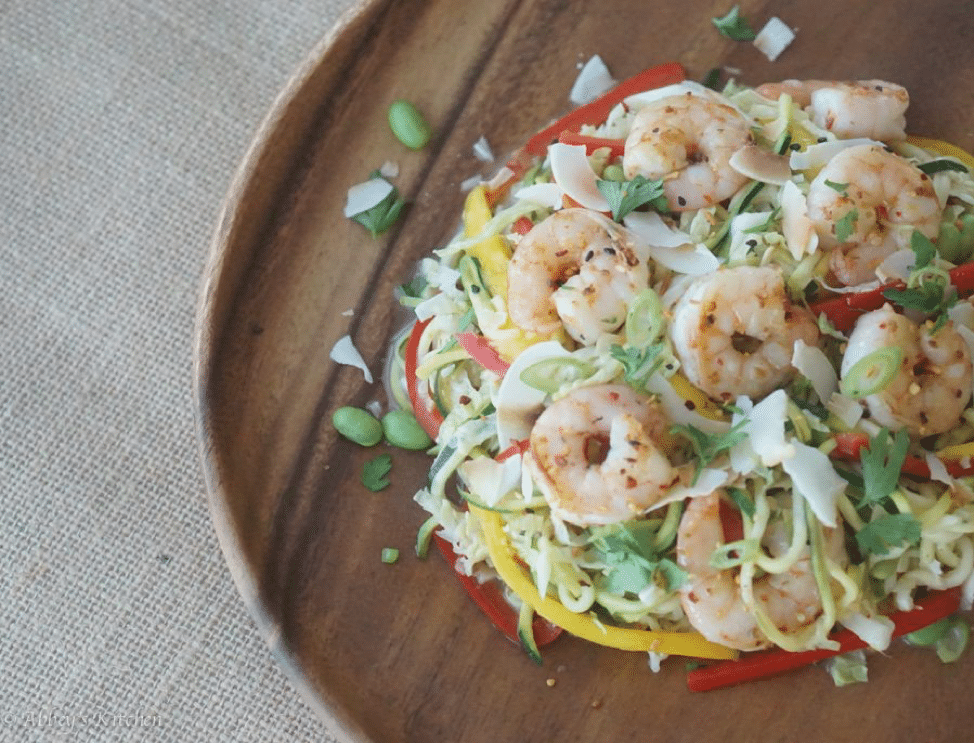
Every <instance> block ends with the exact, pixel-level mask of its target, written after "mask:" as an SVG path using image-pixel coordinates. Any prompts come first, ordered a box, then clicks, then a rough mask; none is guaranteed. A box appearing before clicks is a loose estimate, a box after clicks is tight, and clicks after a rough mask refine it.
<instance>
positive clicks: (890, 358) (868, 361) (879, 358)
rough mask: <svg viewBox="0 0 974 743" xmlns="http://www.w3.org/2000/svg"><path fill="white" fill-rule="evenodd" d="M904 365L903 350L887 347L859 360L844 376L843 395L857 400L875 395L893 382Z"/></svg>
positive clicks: (841, 384) (841, 386) (840, 386)
mask: <svg viewBox="0 0 974 743" xmlns="http://www.w3.org/2000/svg"><path fill="white" fill-rule="evenodd" d="M902 363H903V349H902V348H896V347H887V348H881V349H879V350H878V351H873V352H872V353H871V354H869V355H868V356H864V357H863V358H861V359H859V361H857V362H856V363H855V364H853V365H852V368H851V369H849V371H847V372H846V373H845V374H844V375H843V377H842V381H841V382H840V383H839V389H840V391H841V392H842V394H843V395H846V396H848V397H852V398H855V399H861V398H863V397H867V396H869V395H875V394H876V393H877V392H880V391H882V390H883V389H885V388H886V385H888V384H889V383H890V382H891V381H892V380H893V377H894V376H896V373H897V372H898V371H899V369H900V365H901V364H902Z"/></svg>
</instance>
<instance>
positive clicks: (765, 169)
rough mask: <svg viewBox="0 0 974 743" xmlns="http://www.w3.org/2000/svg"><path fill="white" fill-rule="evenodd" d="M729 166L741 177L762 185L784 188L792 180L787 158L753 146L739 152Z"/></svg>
mask: <svg viewBox="0 0 974 743" xmlns="http://www.w3.org/2000/svg"><path fill="white" fill-rule="evenodd" d="M727 164H728V165H730V166H731V167H732V168H733V169H734V170H736V171H737V172H738V173H740V174H741V175H745V176H747V177H748V178H750V179H752V180H755V181H761V183H772V184H774V185H776V186H783V185H784V184H785V183H786V182H788V181H789V179H790V178H791V168H789V167H788V158H787V157H785V156H784V155H779V154H777V153H775V152H771V151H770V150H766V149H764V148H763V147H758V146H757V145H753V144H749V145H745V146H744V147H741V148H740V149H739V150H737V152H735V153H734V154H733V155H731V156H730V160H728V161H727Z"/></svg>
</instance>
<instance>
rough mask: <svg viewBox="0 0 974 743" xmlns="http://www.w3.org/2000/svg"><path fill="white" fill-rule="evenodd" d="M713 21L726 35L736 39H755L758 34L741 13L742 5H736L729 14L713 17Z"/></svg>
mask: <svg viewBox="0 0 974 743" xmlns="http://www.w3.org/2000/svg"><path fill="white" fill-rule="evenodd" d="M710 20H711V22H712V23H713V24H714V26H716V27H717V30H718V31H720V32H721V33H722V34H723V35H724V36H726V37H727V38H729V39H733V40H734V41H754V39H755V38H757V34H756V33H754V29H753V28H751V25H750V24H749V23H748V22H747V20H746V19H745V18H744V16H742V15H741V6H740V5H735V6H734V7H733V8H731V9H730V11H729V12H728V13H727V15H725V16H722V17H720V18H711V19H710Z"/></svg>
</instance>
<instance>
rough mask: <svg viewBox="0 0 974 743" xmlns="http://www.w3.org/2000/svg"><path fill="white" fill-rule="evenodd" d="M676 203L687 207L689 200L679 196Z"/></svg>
mask: <svg viewBox="0 0 974 743" xmlns="http://www.w3.org/2000/svg"><path fill="white" fill-rule="evenodd" d="M676 203H677V204H679V205H680V206H686V205H687V200H686V199H684V198H683V197H682V196H677V197H676Z"/></svg>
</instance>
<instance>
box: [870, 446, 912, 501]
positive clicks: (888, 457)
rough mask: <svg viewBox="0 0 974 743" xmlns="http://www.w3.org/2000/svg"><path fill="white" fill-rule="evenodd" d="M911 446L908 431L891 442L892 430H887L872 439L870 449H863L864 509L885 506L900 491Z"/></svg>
mask: <svg viewBox="0 0 974 743" xmlns="http://www.w3.org/2000/svg"><path fill="white" fill-rule="evenodd" d="M909 445H910V438H909V436H907V434H906V431H904V430H902V429H900V430H899V431H897V432H896V433H895V434H893V439H892V441H890V435H889V429H886V428H884V429H882V430H881V431H880V432H879V433H878V434H876V435H875V436H874V437H873V438H872V439H870V441H869V448H868V449H866V448H863V449H862V452H861V454H860V462H861V463H862V479H863V498H862V504H863V505H866V504H873V503H877V504H878V503H881V502H882V501H884V500H885V499H886V498H887V497H888V496H889V495H890V494H891V493H892V492H893V491H894V490H896V483H897V482H898V481H899V479H900V470H901V469H902V467H903V462H904V460H905V459H906V450H907V448H908V447H909Z"/></svg>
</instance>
